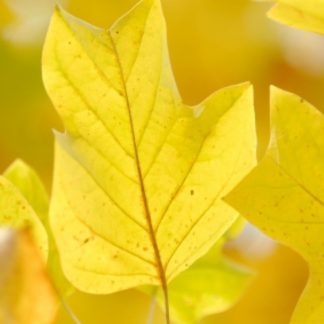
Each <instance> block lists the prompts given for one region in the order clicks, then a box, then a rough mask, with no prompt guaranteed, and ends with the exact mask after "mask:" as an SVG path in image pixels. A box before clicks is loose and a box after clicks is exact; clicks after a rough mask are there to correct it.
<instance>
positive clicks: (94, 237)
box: [43, 0, 256, 293]
mask: <svg viewBox="0 0 324 324" xmlns="http://www.w3.org/2000/svg"><path fill="white" fill-rule="evenodd" d="M165 35H166V33H165V27H164V19H163V15H162V11H161V6H160V3H159V1H157V0H156V1H153V0H144V1H141V2H140V3H139V4H138V5H137V6H136V7H135V8H134V9H133V10H131V11H130V12H129V13H128V14H127V15H126V16H124V17H123V18H122V19H121V20H119V21H118V22H117V23H116V24H115V25H114V26H113V27H112V28H110V29H109V30H102V29H99V28H96V27H93V26H90V25H89V24H87V23H84V22H82V21H80V20H78V19H76V18H74V17H71V16H70V15H68V14H67V13H65V12H63V11H62V10H60V9H58V10H56V12H55V13H54V16H53V18H52V22H51V25H50V28H49V32H48V35H47V40H46V44H45V48H44V54H43V78H44V83H45V86H46V89H47V92H48V94H49V96H50V97H51V99H52V101H53V103H54V105H55V107H56V109H57V111H58V113H59V114H60V116H61V118H62V120H63V122H64V125H65V128H66V132H65V134H57V136H56V138H57V141H58V144H57V146H56V159H55V174H54V186H53V199H52V202H51V207H50V220H51V225H52V228H53V232H54V236H55V238H56V242H57V245H58V249H59V252H60V255H61V259H62V264H63V270H64V272H65V274H66V276H67V277H68V278H69V280H70V281H71V282H72V283H73V284H74V285H75V286H76V287H77V288H79V289H80V290H83V291H86V292H90V293H112V292H115V291H118V290H122V289H127V288H131V287H134V286H138V285H148V284H153V285H160V284H161V285H162V286H163V288H164V290H166V285H167V283H169V282H170V281H171V280H172V279H174V278H175V277H176V276H177V275H178V274H179V273H180V272H182V271H183V270H185V269H187V268H188V267H189V266H190V265H191V264H192V263H193V262H194V261H195V260H197V259H198V258H199V257H201V256H202V255H204V254H205V253H206V252H207V251H208V250H209V249H210V247H211V246H213V245H214V243H215V242H216V241H217V240H218V239H219V238H220V237H221V235H223V233H224V232H225V231H226V230H227V229H228V228H229V227H230V225H231V224H232V223H233V222H234V221H235V220H236V218H237V216H238V215H237V213H236V212H235V211H234V210H233V209H232V208H230V207H229V206H228V205H227V204H225V203H224V202H223V201H222V200H221V197H222V196H224V195H225V194H226V193H227V192H228V191H229V190H231V189H232V188H233V186H235V184H236V183H237V182H238V181H240V180H241V178H242V177H243V176H244V175H245V174H246V173H247V172H248V171H249V170H250V169H251V168H252V167H253V166H254V165H255V147H256V138H255V125H254V123H255V122H254V110H253V94H252V87H251V86H250V85H249V84H242V85H238V86H233V87H229V88H226V89H223V90H221V91H218V92H216V93H214V94H212V95H211V96H210V97H209V98H207V99H206V100H205V101H203V103H201V104H200V105H197V106H195V107H188V106H186V105H184V104H183V103H182V102H181V98H180V96H179V94H178V91H177V89H176V85H175V82H174V80H173V76H172V71H171V69H170V64H169V58H168V52H167V44H166V36H165Z"/></svg>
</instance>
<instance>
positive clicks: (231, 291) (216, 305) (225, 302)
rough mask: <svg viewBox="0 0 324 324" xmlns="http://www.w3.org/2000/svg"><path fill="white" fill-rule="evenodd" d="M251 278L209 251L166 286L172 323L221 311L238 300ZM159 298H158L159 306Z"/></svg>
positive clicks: (185, 322) (188, 322) (190, 322)
mask: <svg viewBox="0 0 324 324" xmlns="http://www.w3.org/2000/svg"><path fill="white" fill-rule="evenodd" d="M251 279H252V273H251V271H249V270H247V269H246V268H243V267H241V266H239V265H238V264H235V263H233V262H232V261H230V260H229V259H227V258H226V257H225V256H223V255H222V254H221V253H220V252H219V251H217V250H216V251H215V249H213V250H212V251H210V252H209V253H208V254H207V255H205V256H204V257H202V258H201V259H200V260H198V261H197V262H195V263H194V264H193V265H192V266H191V267H190V268H189V269H188V270H186V271H184V272H183V273H181V274H180V275H179V276H178V277H177V278H176V279H174V280H173V281H172V282H171V283H170V285H169V287H168V288H169V296H170V297H169V301H170V314H171V318H172V319H173V320H174V322H175V323H179V324H180V323H181V324H195V323H198V322H199V320H201V319H202V318H204V317H206V316H208V315H212V314H216V313H220V312H224V311H226V310H227V309H229V308H231V307H232V306H233V305H234V304H235V303H236V302H237V301H238V300H239V298H240V297H241V296H242V295H243V293H244V292H245V290H246V288H247V287H248V285H249V283H250V282H251ZM162 297H163V295H162V294H159V295H158V301H159V303H160V305H161V306H163V298H162Z"/></svg>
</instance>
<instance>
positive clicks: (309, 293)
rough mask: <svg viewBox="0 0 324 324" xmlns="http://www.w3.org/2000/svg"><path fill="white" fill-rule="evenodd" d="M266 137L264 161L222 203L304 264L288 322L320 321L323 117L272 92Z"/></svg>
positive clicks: (323, 307) (323, 291)
mask: <svg viewBox="0 0 324 324" xmlns="http://www.w3.org/2000/svg"><path fill="white" fill-rule="evenodd" d="M271 98H272V102H271V109H272V112H271V114H272V116H271V123H272V137H271V144H270V146H269V149H268V151H267V153H266V156H265V158H264V159H263V161H262V162H261V163H260V164H259V166H258V167H256V168H255V169H254V170H253V171H252V172H251V173H250V175H248V176H247V177H246V178H245V179H244V180H243V181H242V182H241V183H240V184H239V185H238V186H237V187H236V188H235V189H234V190H233V191H232V192H231V193H230V194H229V195H228V196H227V198H226V201H227V202H229V203H230V204H231V205H232V206H233V207H235V208H236V209H237V210H238V211H239V212H240V213H242V215H243V216H245V217H247V219H248V220H250V221H251V222H252V223H254V224H255V225H256V226H258V227H259V228H260V229H261V230H262V231H264V232H265V233H266V234H268V235H269V236H271V237H273V238H274V239H276V240H279V241H280V242H282V243H284V244H286V245H288V246H290V247H291V248H293V249H294V250H296V251H297V252H299V253H300V254H301V255H302V256H303V257H304V258H305V259H306V260H307V262H308V263H309V267H310V277H309V282H308V285H307V287H306V288H305V291H304V293H303V295H302V297H301V299H300V301H299V303H298V306H297V308H296V310H295V313H294V315H293V318H292V323H294V324H317V323H318V324H319V323H321V322H322V321H323V318H324V298H323V296H324V254H323V251H324V236H323V232H324V117H323V115H322V114H321V113H320V112H319V111H318V110H316V109H315V108H314V107H313V106H311V105H310V104H308V103H307V102H305V101H304V100H303V99H301V98H299V97H297V96H295V95H293V94H290V93H287V92H284V91H282V90H279V89H276V88H273V89H272V94H271Z"/></svg>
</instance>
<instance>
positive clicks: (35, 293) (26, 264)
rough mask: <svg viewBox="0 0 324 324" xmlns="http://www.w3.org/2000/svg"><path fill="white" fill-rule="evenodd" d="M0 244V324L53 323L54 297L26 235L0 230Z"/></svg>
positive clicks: (42, 263) (30, 240) (38, 255)
mask: <svg viewBox="0 0 324 324" xmlns="http://www.w3.org/2000/svg"><path fill="white" fill-rule="evenodd" d="M0 241H1V244H0V269H1V271H0V323H4V324H9V323H15V324H35V323H38V324H52V323H54V320H55V317H56V312H57V304H58V301H57V296H56V293H55V289H54V288H53V286H52V284H51V282H50V280H49V278H48V275H47V272H46V269H45V264H44V262H43V260H42V259H41V257H40V254H39V250H38V249H37V247H36V246H35V244H34V241H33V239H32V237H31V236H30V235H29V232H28V231H18V232H14V231H9V230H7V231H5V230H3V229H1V230H0Z"/></svg>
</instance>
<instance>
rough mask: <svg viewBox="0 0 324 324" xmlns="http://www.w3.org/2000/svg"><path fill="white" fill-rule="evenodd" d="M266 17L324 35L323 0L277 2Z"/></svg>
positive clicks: (283, 0)
mask: <svg viewBox="0 0 324 324" xmlns="http://www.w3.org/2000/svg"><path fill="white" fill-rule="evenodd" d="M268 15H269V17H270V18H273V19H275V20H278V21H280V22H282V23H284V24H287V25H289V26H292V27H297V28H301V29H304V30H308V31H312V32H317V33H320V34H324V1H323V0H306V1H305V0H277V3H276V5H275V6H274V7H273V8H272V9H271V10H270V11H269V13H268Z"/></svg>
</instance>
